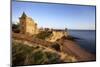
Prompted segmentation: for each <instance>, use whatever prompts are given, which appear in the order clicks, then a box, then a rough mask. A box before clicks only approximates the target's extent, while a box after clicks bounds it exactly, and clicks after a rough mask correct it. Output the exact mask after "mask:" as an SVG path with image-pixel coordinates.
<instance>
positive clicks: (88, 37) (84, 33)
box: [69, 30, 96, 54]
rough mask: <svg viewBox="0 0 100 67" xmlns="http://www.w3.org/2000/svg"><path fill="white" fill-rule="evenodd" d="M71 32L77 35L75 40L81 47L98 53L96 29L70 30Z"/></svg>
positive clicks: (74, 35)
mask: <svg viewBox="0 0 100 67" xmlns="http://www.w3.org/2000/svg"><path fill="white" fill-rule="evenodd" d="M69 34H70V35H71V36H73V37H76V39H75V40H76V42H77V43H78V45H80V47H82V48H83V49H85V50H86V51H88V52H91V53H93V54H96V30H69Z"/></svg>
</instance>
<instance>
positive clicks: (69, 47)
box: [59, 39, 96, 61]
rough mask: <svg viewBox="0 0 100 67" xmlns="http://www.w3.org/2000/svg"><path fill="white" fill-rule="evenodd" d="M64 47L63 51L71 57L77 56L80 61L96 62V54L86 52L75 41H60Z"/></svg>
mask: <svg viewBox="0 0 100 67" xmlns="http://www.w3.org/2000/svg"><path fill="white" fill-rule="evenodd" d="M59 43H60V44H61V45H62V51H64V52H65V53H68V54H70V55H74V56H76V58H77V59H78V61H92V60H96V56H95V54H92V53H90V52H89V51H86V50H85V49H84V48H82V47H80V45H78V44H77V42H76V41H75V40H73V39H72V40H69V39H62V40H59Z"/></svg>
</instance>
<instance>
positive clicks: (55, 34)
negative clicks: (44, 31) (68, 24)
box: [46, 30, 68, 42]
mask: <svg viewBox="0 0 100 67" xmlns="http://www.w3.org/2000/svg"><path fill="white" fill-rule="evenodd" d="M63 36H68V32H66V31H59V30H56V31H55V30H54V31H52V34H51V36H50V37H48V38H47V39H46V40H47V41H50V42H55V41H56V40H58V39H61V38H62V37H63Z"/></svg>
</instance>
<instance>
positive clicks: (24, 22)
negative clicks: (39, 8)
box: [19, 12, 38, 35]
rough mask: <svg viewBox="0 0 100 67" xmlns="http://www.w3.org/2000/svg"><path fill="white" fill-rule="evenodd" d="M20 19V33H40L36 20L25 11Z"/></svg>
mask: <svg viewBox="0 0 100 67" xmlns="http://www.w3.org/2000/svg"><path fill="white" fill-rule="evenodd" d="M19 21H20V33H21V34H29V35H34V34H37V33H38V29H37V24H36V23H35V21H34V20H33V19H32V18H30V17H28V16H27V15H26V14H25V12H23V14H22V16H21V17H20V18H19Z"/></svg>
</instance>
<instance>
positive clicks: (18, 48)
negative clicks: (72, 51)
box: [12, 42, 73, 65]
mask: <svg viewBox="0 0 100 67" xmlns="http://www.w3.org/2000/svg"><path fill="white" fill-rule="evenodd" d="M60 62H73V58H72V57H71V56H68V55H66V56H65V57H64V59H61V55H60V54H59V53H57V52H55V51H50V50H49V49H46V48H45V47H43V46H38V45H35V46H28V45H25V44H23V43H17V42H13V43H12V63H13V65H29V64H49V63H60Z"/></svg>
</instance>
